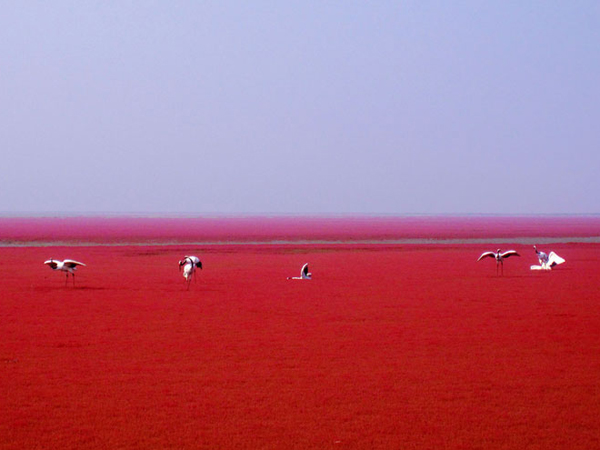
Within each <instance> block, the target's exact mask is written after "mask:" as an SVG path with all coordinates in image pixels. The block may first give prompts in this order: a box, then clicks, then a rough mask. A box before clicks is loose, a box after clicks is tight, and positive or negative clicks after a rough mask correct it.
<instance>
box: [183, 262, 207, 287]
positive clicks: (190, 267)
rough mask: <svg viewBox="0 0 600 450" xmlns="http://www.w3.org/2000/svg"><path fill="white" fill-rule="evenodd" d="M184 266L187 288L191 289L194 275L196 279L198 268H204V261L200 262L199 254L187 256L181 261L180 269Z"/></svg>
mask: <svg viewBox="0 0 600 450" xmlns="http://www.w3.org/2000/svg"><path fill="white" fill-rule="evenodd" d="M182 267H183V278H185V280H186V281H187V288H188V290H189V288H190V283H191V281H192V276H193V277H194V280H195V279H196V268H198V269H200V270H202V263H201V262H200V258H198V257H197V256H185V257H184V258H183V259H182V260H181V261H179V271H181V268H182Z"/></svg>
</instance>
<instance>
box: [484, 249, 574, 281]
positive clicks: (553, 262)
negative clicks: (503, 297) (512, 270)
mask: <svg viewBox="0 0 600 450" xmlns="http://www.w3.org/2000/svg"><path fill="white" fill-rule="evenodd" d="M533 250H534V251H535V253H536V255H537V257H538V261H539V262H540V265H539V266H537V265H533V266H531V267H530V269H531V270H552V268H553V267H555V266H557V265H559V264H562V263H564V262H565V260H564V259H563V258H561V257H560V256H558V255H557V254H556V253H554V252H550V255H548V254H546V253H544V252H541V251H539V250H538V249H537V247H536V246H535V245H534V246H533ZM511 256H521V255H519V254H518V253H517V252H516V251H515V250H507V251H505V252H501V251H500V249H498V250H497V251H495V252H483V253H482V254H481V256H480V257H479V259H478V260H477V261H481V260H482V259H484V258H488V257H489V258H494V259H495V260H496V275H498V269H499V268H500V269H501V272H502V275H504V260H505V259H506V258H509V257H511Z"/></svg>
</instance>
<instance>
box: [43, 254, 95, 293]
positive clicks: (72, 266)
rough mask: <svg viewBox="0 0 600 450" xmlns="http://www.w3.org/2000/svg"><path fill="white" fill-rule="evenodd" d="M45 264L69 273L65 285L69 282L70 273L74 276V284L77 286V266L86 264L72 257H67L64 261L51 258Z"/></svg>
mask: <svg viewBox="0 0 600 450" xmlns="http://www.w3.org/2000/svg"><path fill="white" fill-rule="evenodd" d="M44 264H46V265H48V266H50V268H51V269H52V270H62V271H63V272H66V273H67V278H66V279H65V286H66V285H67V283H68V282H69V274H71V275H72V276H73V286H75V270H77V266H85V264H84V263H82V262H79V261H74V260H72V259H65V260H64V261H60V260H58V259H52V258H50V259H49V260H48V261H45V262H44Z"/></svg>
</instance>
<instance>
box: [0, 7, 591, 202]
mask: <svg viewBox="0 0 600 450" xmlns="http://www.w3.org/2000/svg"><path fill="white" fill-rule="evenodd" d="M599 5H600V3H598V2H597V1H576V2H571V1H497V2H481V1H459V2H450V1H410V2H403V1H389V2H386V1H380V2H366V1H360V2H359V1H339V2H333V1H317V2H310V1H298V2H294V1H260V0H259V1H254V2H241V1H240V2H230V1H207V2H201V1H114V2H101V1H69V2H67V1H52V2H43V1H14V2H4V3H3V4H2V14H1V15H0V105H1V106H0V124H1V128H0V148H1V149H2V151H1V154H2V160H1V164H0V212H4V213H27V212H37V213H46V212H67V213H68V212H84V213H85V212H94V213H100V212H117V213H121V212H122V213H127V212H130V213H145V212H164V213H198V214H210V213H244V214H255V213H313V214H314V213H316V214H322V213H334V214H337V213H383V214H405V213H514V214H522V213H598V212H600V6H599Z"/></svg>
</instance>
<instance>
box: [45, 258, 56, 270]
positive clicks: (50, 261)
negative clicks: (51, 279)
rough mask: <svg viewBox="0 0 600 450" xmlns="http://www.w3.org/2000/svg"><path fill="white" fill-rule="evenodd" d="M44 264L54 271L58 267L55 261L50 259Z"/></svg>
mask: <svg viewBox="0 0 600 450" xmlns="http://www.w3.org/2000/svg"><path fill="white" fill-rule="evenodd" d="M44 264H47V265H49V266H50V267H51V268H52V269H56V268H57V267H58V263H57V262H56V261H55V260H53V259H49V260H48V261H44Z"/></svg>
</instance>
